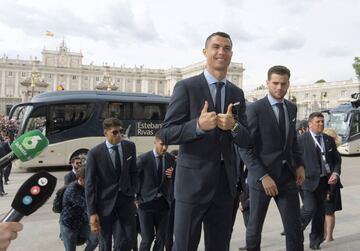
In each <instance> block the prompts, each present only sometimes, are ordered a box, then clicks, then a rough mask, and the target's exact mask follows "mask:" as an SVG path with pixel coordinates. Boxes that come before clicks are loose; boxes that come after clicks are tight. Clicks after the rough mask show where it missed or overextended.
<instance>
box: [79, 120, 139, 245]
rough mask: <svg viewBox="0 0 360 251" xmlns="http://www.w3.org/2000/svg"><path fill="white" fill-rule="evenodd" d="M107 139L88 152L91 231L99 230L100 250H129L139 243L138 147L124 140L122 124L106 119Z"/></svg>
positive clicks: (87, 182) (86, 191) (88, 196)
mask: <svg viewBox="0 0 360 251" xmlns="http://www.w3.org/2000/svg"><path fill="white" fill-rule="evenodd" d="M103 128H104V134H105V137H106V141H105V142H104V143H101V144H99V145H97V146H95V147H94V148H93V149H91V150H90V151H89V153H88V155H87V161H86V183H85V195H86V204H87V207H88V213H89V216H90V227H91V231H93V232H95V233H99V234H100V235H99V241H100V250H102V251H110V250H112V249H111V248H112V238H114V243H116V245H117V246H115V247H114V250H116V251H130V250H131V249H132V247H134V246H136V226H135V217H134V215H135V204H134V197H135V191H136V188H137V168H136V149H135V144H134V143H133V142H130V141H127V140H122V137H121V133H122V131H123V128H122V123H121V121H120V120H118V119H116V118H108V119H105V120H104V122H103Z"/></svg>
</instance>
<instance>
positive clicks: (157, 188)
mask: <svg viewBox="0 0 360 251" xmlns="http://www.w3.org/2000/svg"><path fill="white" fill-rule="evenodd" d="M167 148H168V146H167V145H165V144H164V142H163V140H162V139H161V137H160V135H159V133H156V135H155V141H154V149H153V150H151V151H149V152H147V153H144V154H142V155H140V156H139V157H138V159H137V166H138V172H139V174H138V175H139V192H138V214H139V220H140V229H141V243H140V249H139V250H140V251H150V247H151V244H152V242H153V240H154V237H155V242H154V247H153V250H154V251H162V250H164V246H165V241H166V234H167V229H168V223H169V214H170V205H171V201H172V197H173V195H172V182H173V181H172V175H173V171H174V165H175V158H174V156H172V155H171V154H169V153H167V152H166V151H167ZM154 230H155V232H154Z"/></svg>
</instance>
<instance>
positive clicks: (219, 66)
mask: <svg viewBox="0 0 360 251" xmlns="http://www.w3.org/2000/svg"><path fill="white" fill-rule="evenodd" d="M203 54H204V56H205V57H206V60H207V61H206V69H205V71H204V72H203V73H202V74H200V75H197V76H194V77H191V78H188V79H184V80H181V81H180V82H178V83H177V84H176V85H175V88H174V92H173V95H172V97H171V100H170V103H169V107H168V111H167V113H166V116H165V121H164V126H163V128H162V129H161V134H162V138H163V140H164V143H165V144H167V145H170V144H171V145H173V144H179V145H180V147H179V156H178V159H177V165H176V175H175V226H174V234H175V243H174V249H175V250H177V251H194V250H197V247H198V243H199V241H200V236H201V227H202V225H203V227H204V234H205V250H206V251H210V250H214V251H215V250H216V251H226V250H228V249H229V240H230V231H231V223H232V222H231V216H232V208H233V207H232V206H233V201H234V196H235V193H236V170H235V169H236V168H235V160H234V149H233V143H234V142H235V143H237V144H239V145H240V146H246V145H248V143H249V133H248V130H247V125H246V116H245V99H244V93H243V91H242V90H241V89H240V88H238V87H237V86H235V85H234V84H232V83H231V82H230V81H228V80H227V79H226V74H227V69H228V66H229V64H230V61H231V57H232V41H231V38H230V36H229V35H228V34H226V33H224V32H216V33H213V34H211V35H210V36H209V37H208V38H207V39H206V42H205V48H204V49H203ZM234 103H237V104H238V106H236V107H234V106H233V104H234ZM233 108H234V109H233Z"/></svg>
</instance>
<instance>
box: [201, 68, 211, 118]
mask: <svg viewBox="0 0 360 251" xmlns="http://www.w3.org/2000/svg"><path fill="white" fill-rule="evenodd" d="M199 80H200V81H199V82H200V84H199V86H200V91H199V94H200V95H204V100H206V101H207V102H208V103H209V109H208V110H209V111H215V104H214V100H213V98H212V96H211V93H210V89H209V85H208V83H207V81H206V78H205V76H204V73H202V74H200V75H199ZM199 99H200V100H201V96H199ZM203 105H204V104H202V105H201V107H203Z"/></svg>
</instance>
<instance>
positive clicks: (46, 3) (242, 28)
mask: <svg viewBox="0 0 360 251" xmlns="http://www.w3.org/2000/svg"><path fill="white" fill-rule="evenodd" d="M46 30H49V31H51V32H53V33H54V34H55V36H54V37H46V36H45V35H44V34H45V31H46ZM215 31H225V32H227V33H229V34H230V36H231V37H232V40H233V43H234V46H233V51H234V54H233V58H232V61H233V62H241V63H243V64H244V68H245V72H244V86H243V88H244V89H245V90H250V89H253V88H254V87H256V86H259V85H260V84H263V83H265V80H266V72H267V70H268V68H269V67H271V66H272V65H275V64H282V65H286V66H288V67H289V68H290V70H291V71H292V77H291V82H292V83H294V84H304V83H313V82H315V81H316V80H319V79H325V80H327V81H337V80H347V79H351V78H355V72H354V70H353V68H352V63H353V60H354V57H355V56H360V1H358V0H342V1H339V0H178V1H172V0H151V1H150V0H143V1H141V0H102V1H99V0H97V1H92V0H91V1H90V0H71V1H70V0H61V1H53V0H31V1H28V0H22V1H16V0H1V8H0V34H1V35H0V53H1V54H0V55H3V54H4V53H5V54H6V55H7V56H8V57H9V58H16V56H17V55H19V57H20V58H21V59H28V58H29V56H33V57H34V56H37V57H38V58H40V57H41V50H42V49H43V48H44V46H46V48H47V49H55V48H56V47H58V46H59V44H60V42H61V40H62V38H65V41H66V44H67V47H68V48H70V50H71V51H80V50H81V51H82V53H83V56H84V60H83V63H85V64H89V63H90V62H92V61H93V62H94V64H96V65H102V63H103V62H107V63H108V64H109V65H113V63H115V66H120V65H123V64H125V65H126V66H129V67H132V66H134V65H138V66H139V65H144V67H148V68H168V67H171V66H175V67H183V66H186V65H189V64H192V63H195V62H198V61H201V60H203V59H204V57H203V55H202V48H203V46H204V40H205V38H206V37H207V36H208V35H209V34H211V33H213V32H215Z"/></svg>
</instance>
